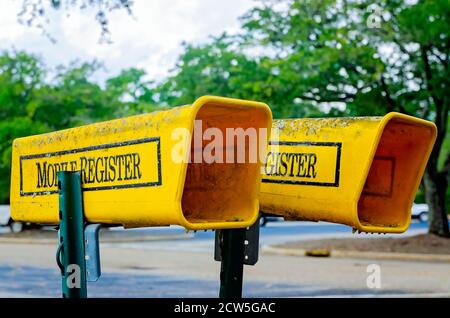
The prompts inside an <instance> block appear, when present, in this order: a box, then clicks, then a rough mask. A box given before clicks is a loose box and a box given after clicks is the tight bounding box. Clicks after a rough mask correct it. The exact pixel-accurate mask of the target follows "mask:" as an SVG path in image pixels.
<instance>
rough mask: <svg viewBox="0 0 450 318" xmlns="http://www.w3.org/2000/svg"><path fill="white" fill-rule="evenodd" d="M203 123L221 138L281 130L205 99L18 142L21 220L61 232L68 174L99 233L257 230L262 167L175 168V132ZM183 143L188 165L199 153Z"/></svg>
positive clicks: (236, 105)
mask: <svg viewBox="0 0 450 318" xmlns="http://www.w3.org/2000/svg"><path fill="white" fill-rule="evenodd" d="M196 119H201V120H203V121H205V122H207V124H208V126H214V127H218V128H219V129H221V130H225V128H238V127H242V128H244V129H245V128H249V127H254V128H257V129H259V128H266V129H268V128H270V127H271V112H270V109H269V108H268V106H267V105H266V104H263V103H258V102H251V101H244V100H237V99H229V98H221V97H211V96H204V97H202V98H200V99H198V100H197V101H195V102H194V103H193V105H192V106H183V107H179V108H174V109H171V110H168V111H159V112H155V113H151V114H143V115H139V116H134V117H129V118H124V119H118V120H113V121H108V122H103V123H98V124H92V125H87V126H83V127H79V128H73V129H68V130H64V131H58V132H54V133H49V134H44V135H39V136H31V137H26V138H20V139H16V140H15V141H14V143H13V157H12V180H11V181H12V182H11V212H12V217H13V219H14V220H16V221H27V222H33V223H45V224H56V223H58V222H59V219H58V189H57V180H56V172H57V171H61V170H65V171H81V179H82V180H81V181H82V187H83V200H84V202H83V208H84V215H85V217H86V219H87V220H88V221H89V222H92V223H104V224H122V225H124V226H126V227H139V226H158V225H175V224H177V225H181V226H184V227H185V228H187V229H191V230H202V229H224V228H243V227H248V226H250V225H251V224H253V223H254V222H255V220H256V218H257V215H258V211H259V210H258V191H259V185H260V180H261V173H260V162H259V161H258V162H257V163H246V164H239V163H236V164H209V165H208V164H202V163H195V164H188V163H187V160H185V161H178V162H177V161H174V160H172V150H173V148H174V147H175V146H176V145H179V143H180V139H173V138H172V133H173V131H174V129H176V128H185V129H187V131H189V132H191V135H192V132H193V127H194V120H196ZM223 134H224V135H225V131H223ZM258 137H259V136H258ZM182 143H183V144H184V147H181V149H180V151H181V155H182V158H185V159H187V158H188V157H189V155H190V154H191V152H195V151H196V150H195V149H193V145H191V143H192V141H191V140H190V139H186V140H184V141H183V140H182ZM247 147H248V145H247Z"/></svg>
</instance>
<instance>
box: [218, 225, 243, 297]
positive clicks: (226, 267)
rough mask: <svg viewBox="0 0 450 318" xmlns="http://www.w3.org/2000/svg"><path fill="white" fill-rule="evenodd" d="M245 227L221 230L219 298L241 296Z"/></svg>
mask: <svg viewBox="0 0 450 318" xmlns="http://www.w3.org/2000/svg"><path fill="white" fill-rule="evenodd" d="M245 231H246V229H232V230H222V231H221V235H222V238H221V240H220V241H221V245H222V246H221V248H222V263H221V268H220V292H219V297H220V298H241V297H242V277H243V271H244V248H245V245H244V241H245Z"/></svg>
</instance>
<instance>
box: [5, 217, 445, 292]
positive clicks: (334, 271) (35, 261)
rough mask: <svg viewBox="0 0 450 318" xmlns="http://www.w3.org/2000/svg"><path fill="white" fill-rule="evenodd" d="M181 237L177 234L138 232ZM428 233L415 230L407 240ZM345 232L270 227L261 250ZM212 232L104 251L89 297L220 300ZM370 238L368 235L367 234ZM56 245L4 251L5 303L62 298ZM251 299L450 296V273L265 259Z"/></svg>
mask: <svg viewBox="0 0 450 318" xmlns="http://www.w3.org/2000/svg"><path fill="white" fill-rule="evenodd" d="M133 231H137V232H139V231H142V232H146V233H148V232H151V233H153V232H154V233H156V234H158V236H161V234H165V235H167V237H170V236H171V234H175V235H176V236H177V237H179V236H180V234H182V233H184V230H183V229H180V228H160V229H151V230H148V229H145V230H133ZM425 231H426V225H423V224H418V223H414V224H412V226H411V229H410V230H409V231H408V232H407V234H406V235H411V234H416V233H420V232H425ZM352 235H353V234H351V230H349V229H348V228H347V227H344V226H338V225H331V224H323V223H319V224H315V223H300V222H293V223H288V222H281V223H272V224H269V225H268V226H267V227H266V228H263V229H262V232H261V241H262V245H264V244H274V243H280V242H282V241H289V240H298V239H312V238H321V237H336V236H352ZM213 236H214V233H213V232H211V231H208V232H197V233H196V234H195V238H192V236H191V235H189V236H186V239H176V240H170V239H167V240H158V241H151V242H146V243H132V244H102V247H101V257H102V270H103V275H102V277H101V279H100V281H99V282H97V283H94V284H89V288H88V290H89V295H90V296H91V297H216V296H217V293H218V288H219V286H218V280H219V272H220V263H217V262H214V260H213V256H212V253H213ZM364 236H366V235H364ZM55 249H56V245H30V244H26V245H25V244H22V245H20V244H0V297H59V294H60V280H59V273H58V270H57V268H56V265H55V263H54V258H55V256H54V254H55ZM372 263H376V264H379V265H380V266H381V268H382V288H381V289H379V290H373V289H368V288H367V285H366V279H367V275H368V274H367V272H366V269H367V265H369V264H372ZM244 277H245V284H244V295H245V296H247V297H304V296H312V297H314V296H318V297H328V296H348V297H351V296H364V297H372V296H380V295H384V296H417V295H422V296H423V295H425V296H450V266H448V264H443V263H442V264H439V263H426V262H401V261H377V260H354V259H334V258H327V259H317V258H306V257H289V256H282V255H270V254H263V255H261V257H260V261H259V263H258V264H257V266H254V267H246V268H245V275H244Z"/></svg>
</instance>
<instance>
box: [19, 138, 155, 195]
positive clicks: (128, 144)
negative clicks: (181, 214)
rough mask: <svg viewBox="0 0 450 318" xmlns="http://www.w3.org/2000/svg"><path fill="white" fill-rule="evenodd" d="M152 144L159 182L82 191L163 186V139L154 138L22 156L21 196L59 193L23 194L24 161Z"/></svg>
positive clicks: (92, 189)
mask: <svg viewBox="0 0 450 318" xmlns="http://www.w3.org/2000/svg"><path fill="white" fill-rule="evenodd" d="M151 142H156V151H157V161H158V162H157V164H158V181H156V182H145V183H135V184H124V185H117V186H104V187H93V188H82V191H83V192H88V191H102V190H118V189H129V188H143V187H156V186H161V185H162V171H161V170H162V169H161V138H160V137H154V138H143V139H136V140H131V141H124V142H116V143H112V144H102V145H98V146H90V147H84V148H78V149H72V150H64V151H56V152H50V153H43V154H34V155H26V156H20V196H21V197H27V196H38V195H52V194H57V193H58V191H57V190H56V191H42V192H23V178H22V171H23V169H22V162H23V160H31V159H39V158H44V157H54V156H64V155H70V154H75V153H80V152H88V151H95V150H101V149H111V148H119V147H127V146H132V145H138V144H144V143H151Z"/></svg>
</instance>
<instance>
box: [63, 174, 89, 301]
mask: <svg viewBox="0 0 450 318" xmlns="http://www.w3.org/2000/svg"><path fill="white" fill-rule="evenodd" d="M58 187H59V217H60V222H59V224H60V227H59V246H58V251H57V255H56V261H57V263H58V266H59V267H60V269H61V283H62V296H63V298H87V283H86V262H85V251H84V220H83V201H82V192H81V180H80V173H79V172H67V171H60V172H58Z"/></svg>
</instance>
